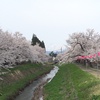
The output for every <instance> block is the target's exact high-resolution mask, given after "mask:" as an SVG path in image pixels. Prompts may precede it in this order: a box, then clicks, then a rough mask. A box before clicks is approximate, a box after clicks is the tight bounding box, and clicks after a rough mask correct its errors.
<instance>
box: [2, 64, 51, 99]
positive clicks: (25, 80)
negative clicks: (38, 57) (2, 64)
mask: <svg viewBox="0 0 100 100" xmlns="http://www.w3.org/2000/svg"><path fill="white" fill-rule="evenodd" d="M52 68H53V66H51V65H47V64H46V65H42V64H40V63H38V64H36V63H26V64H22V65H18V66H17V67H15V68H9V71H7V73H6V74H3V75H0V77H1V79H2V80H0V100H14V98H15V96H16V95H18V94H19V93H21V91H22V90H23V89H24V88H25V87H26V86H27V85H29V84H30V83H31V82H32V81H34V80H35V79H37V78H39V77H40V76H42V75H44V74H46V73H48V72H49V71H50V70H51V69H52ZM4 71H5V70H4Z"/></svg>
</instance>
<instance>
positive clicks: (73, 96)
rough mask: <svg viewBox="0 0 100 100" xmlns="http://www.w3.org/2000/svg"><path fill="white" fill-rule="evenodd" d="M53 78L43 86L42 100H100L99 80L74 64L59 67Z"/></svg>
mask: <svg viewBox="0 0 100 100" xmlns="http://www.w3.org/2000/svg"><path fill="white" fill-rule="evenodd" d="M59 68H60V69H59V71H58V73H57V75H56V76H55V77H54V79H53V80H52V81H51V82H50V83H48V84H47V85H46V86H45V87H44V100H100V85H99V84H100V80H99V79H97V78H95V77H94V76H92V75H91V74H89V73H87V72H84V71H82V70H81V69H80V68H78V67H77V66H76V65H75V64H64V65H62V66H60V67H59Z"/></svg>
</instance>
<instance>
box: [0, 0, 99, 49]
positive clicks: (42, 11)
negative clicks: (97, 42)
mask: <svg viewBox="0 0 100 100" xmlns="http://www.w3.org/2000/svg"><path fill="white" fill-rule="evenodd" d="M0 28H2V29H3V30H4V31H6V30H8V31H9V32H13V33H14V32H16V31H19V32H21V33H22V34H23V36H25V37H26V38H27V39H28V40H31V38H32V35H33V33H34V34H36V35H37V37H39V39H40V40H43V41H44V42H45V45H46V49H47V50H56V49H57V50H58V49H60V48H61V47H62V48H64V45H66V39H68V34H71V33H73V32H80V31H81V32H83V31H86V29H88V28H90V29H95V31H96V32H100V0H0Z"/></svg>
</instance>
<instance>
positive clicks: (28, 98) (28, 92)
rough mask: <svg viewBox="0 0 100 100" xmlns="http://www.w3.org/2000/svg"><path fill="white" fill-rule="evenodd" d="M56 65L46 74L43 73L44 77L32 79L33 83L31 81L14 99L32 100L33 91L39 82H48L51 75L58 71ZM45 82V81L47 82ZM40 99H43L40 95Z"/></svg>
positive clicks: (51, 77)
mask: <svg viewBox="0 0 100 100" xmlns="http://www.w3.org/2000/svg"><path fill="white" fill-rule="evenodd" d="M58 69H59V68H58V67H57V66H55V67H54V68H53V69H52V70H51V71H50V73H48V74H47V75H45V76H44V77H42V78H40V79H38V80H36V81H33V83H31V84H30V85H29V86H28V87H26V88H25V89H24V91H22V93H21V94H20V95H19V96H17V97H16V99H15V100H32V98H33V97H34V95H33V94H34V91H35V90H36V88H38V87H39V86H40V85H41V84H43V83H45V82H47V81H48V82H50V81H51V80H52V79H53V77H54V76H55V75H56V73H57V72H58ZM48 82H47V83H48ZM40 100H43V98H42V97H40Z"/></svg>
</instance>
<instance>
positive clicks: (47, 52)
mask: <svg viewBox="0 0 100 100" xmlns="http://www.w3.org/2000/svg"><path fill="white" fill-rule="evenodd" d="M64 51H65V50H62V51H60V50H56V51H53V52H54V53H57V54H59V53H63V52H64ZM50 52H52V51H46V54H49V53H50Z"/></svg>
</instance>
